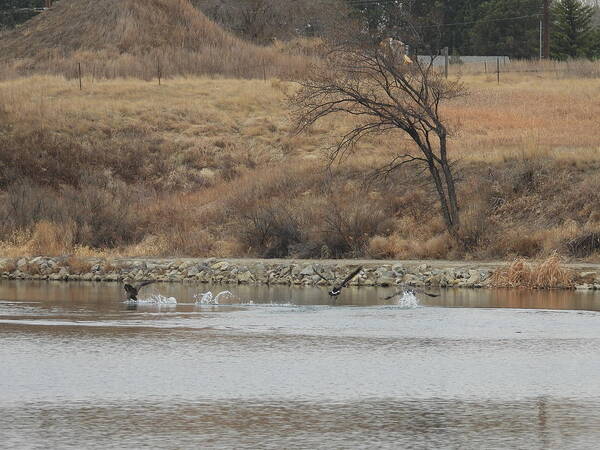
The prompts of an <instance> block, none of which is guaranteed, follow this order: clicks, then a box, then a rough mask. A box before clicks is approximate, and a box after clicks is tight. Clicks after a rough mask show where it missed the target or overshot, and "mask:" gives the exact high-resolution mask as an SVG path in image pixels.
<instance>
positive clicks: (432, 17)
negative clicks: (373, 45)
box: [0, 0, 600, 59]
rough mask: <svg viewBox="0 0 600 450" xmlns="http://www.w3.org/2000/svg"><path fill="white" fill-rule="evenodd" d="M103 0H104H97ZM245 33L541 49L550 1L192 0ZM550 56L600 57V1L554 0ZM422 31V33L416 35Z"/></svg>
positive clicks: (19, 14) (12, 19) (30, 1)
mask: <svg viewBox="0 0 600 450" xmlns="http://www.w3.org/2000/svg"><path fill="white" fill-rule="evenodd" d="M98 1H102V0H98ZM190 1H191V2H192V3H193V4H194V5H195V6H196V7H198V8H199V9H200V10H202V11H203V12H204V13H205V14H207V15H208V16H209V17H211V18H212V19H213V20H215V21H216V22H217V23H219V24H221V25H223V26H224V27H226V28H228V29H229V30H231V31H233V32H235V33H236V34H238V35H239V36H241V37H243V38H245V39H248V40H251V41H254V42H256V43H259V44H268V43H270V42H272V41H273V40H274V39H280V40H286V39H290V38H293V37H312V36H322V37H327V38H330V37H338V36H340V35H344V34H347V33H354V34H358V35H362V36H363V37H365V36H366V37H367V38H368V39H372V40H373V41H376V40H377V39H381V38H383V37H388V36H389V37H395V38H398V39H402V40H405V41H407V42H410V41H411V39H412V40H414V41H415V46H417V47H419V48H417V49H416V50H417V51H419V52H421V53H436V52H438V51H439V50H440V49H442V48H444V47H448V48H449V49H450V52H451V54H453V55H507V56H510V57H513V58H533V57H536V56H537V55H539V45H540V43H539V37H540V20H541V13H542V6H543V0H190ZM43 6H44V0H0V29H2V28H11V27H14V26H15V25H18V24H20V23H23V22H25V21H26V20H28V19H30V18H31V17H33V16H34V15H35V11H34V10H33V8H42V7H43ZM551 11H552V13H551V17H552V25H551V44H552V45H551V56H552V57H553V58H557V59H567V58H577V57H587V58H600V8H599V7H598V1H597V0H553V1H552V9H551ZM415 36H417V37H418V38H417V39H415Z"/></svg>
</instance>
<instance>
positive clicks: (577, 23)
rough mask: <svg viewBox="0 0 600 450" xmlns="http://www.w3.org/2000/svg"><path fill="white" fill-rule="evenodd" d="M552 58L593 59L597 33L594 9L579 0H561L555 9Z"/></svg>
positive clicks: (553, 12) (553, 11)
mask: <svg viewBox="0 0 600 450" xmlns="http://www.w3.org/2000/svg"><path fill="white" fill-rule="evenodd" d="M552 14H553V19H554V20H553V24H552V25H553V28H552V40H551V42H552V49H551V52H552V57H553V58H557V59H567V58H582V57H591V56H593V52H594V45H593V44H594V39H595V38H596V36H595V32H594V30H593V29H592V18H593V16H594V9H593V8H592V7H590V6H587V5H584V4H583V3H581V1H579V0H559V1H557V2H556V4H555V5H554V7H553V10H552Z"/></svg>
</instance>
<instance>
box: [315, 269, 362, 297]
mask: <svg viewBox="0 0 600 450" xmlns="http://www.w3.org/2000/svg"><path fill="white" fill-rule="evenodd" d="M361 270H362V266H361V267H359V268H358V269H356V270H354V271H353V272H352V273H351V274H350V275H348V276H347V277H346V278H344V280H343V281H342V282H341V283H339V284H334V285H333V287H332V288H331V290H330V291H329V295H330V296H331V297H337V296H338V295H340V294H341V293H342V289H344V288H345V287H347V286H348V283H350V281H352V279H353V278H354V277H355V276H356V275H358V274H359V273H360V271H361ZM313 272H314V273H316V274H317V275H318V276H319V277H321V279H323V280H325V281H327V282H328V283H331V280H328V279H327V278H325V277H324V276H323V275H321V274H320V273H319V272H318V271H317V270H316V269H315V268H314V267H313Z"/></svg>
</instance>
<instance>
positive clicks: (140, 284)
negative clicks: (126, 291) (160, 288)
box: [136, 280, 154, 291]
mask: <svg viewBox="0 0 600 450" xmlns="http://www.w3.org/2000/svg"><path fill="white" fill-rule="evenodd" d="M152 283H154V281H149V280H147V281H142V282H141V283H139V284H138V285H137V286H136V290H138V291H139V290H140V289H141V288H143V287H144V286H148V285H149V284H152Z"/></svg>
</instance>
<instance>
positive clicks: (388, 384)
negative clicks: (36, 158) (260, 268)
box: [0, 282, 600, 449]
mask: <svg viewBox="0 0 600 450" xmlns="http://www.w3.org/2000/svg"><path fill="white" fill-rule="evenodd" d="M225 289H229V290H231V291H232V294H233V295H232V296H221V297H220V298H219V301H218V303H219V304H214V303H216V302H208V301H207V302H205V304H196V303H195V301H196V300H195V299H194V295H196V294H199V293H206V292H207V290H210V291H211V292H212V293H214V294H215V295H216V294H217V293H218V292H221V291H224V290H225ZM121 290H122V288H121V286H120V285H118V284H116V283H114V284H94V283H81V284H64V283H40V282H2V283H0V344H1V345H0V361H1V364H0V430H2V441H1V442H0V447H6V448H78V449H79V448H103V449H104V448H140V447H152V448H199V447H204V448H207V447H208V448H215V447H221V448H223V447H226V448H486V449H487V448H543V449H546V448H556V449H559V448H560V449H562V448H595V447H596V445H597V444H596V443H597V442H598V439H599V438H600V431H599V429H598V427H597V424H598V422H599V420H600V382H599V381H598V380H597V378H598V373H600V358H599V356H600V354H599V352H600V351H599V350H598V349H599V348H600V345H599V344H600V326H599V320H600V313H597V312H596V311H598V310H599V309H600V297H599V296H598V295H595V294H592V293H586V292H520V291H486V290H469V291H460V290H447V291H442V292H441V296H440V297H439V298H434V299H432V298H429V297H426V298H418V299H413V298H408V297H407V296H405V298H403V300H402V301H399V300H398V299H397V298H396V299H394V300H391V301H384V300H382V299H383V298H385V297H386V296H387V295H389V294H390V293H391V292H392V290H391V289H375V288H373V289H366V288H363V289H347V290H344V293H343V295H342V296H341V297H340V298H339V299H338V302H337V305H333V304H332V303H330V302H331V300H330V299H329V297H328V295H327V292H326V290H325V289H317V288H307V289H297V288H288V287H276V288H271V289H268V288H264V287H251V286H228V287H222V286H208V287H206V286H203V285H193V284H173V285H169V284H158V285H156V286H152V289H148V291H147V292H144V296H145V298H152V296H157V295H160V296H163V297H164V298H169V297H174V298H176V299H177V304H149V303H145V304H144V303H142V304H137V305H130V304H126V303H123V299H124V295H123V292H122V291H121ZM417 297H418V296H417ZM206 298H208V297H206ZM212 299H214V296H213V297H212ZM497 308H502V309H497Z"/></svg>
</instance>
